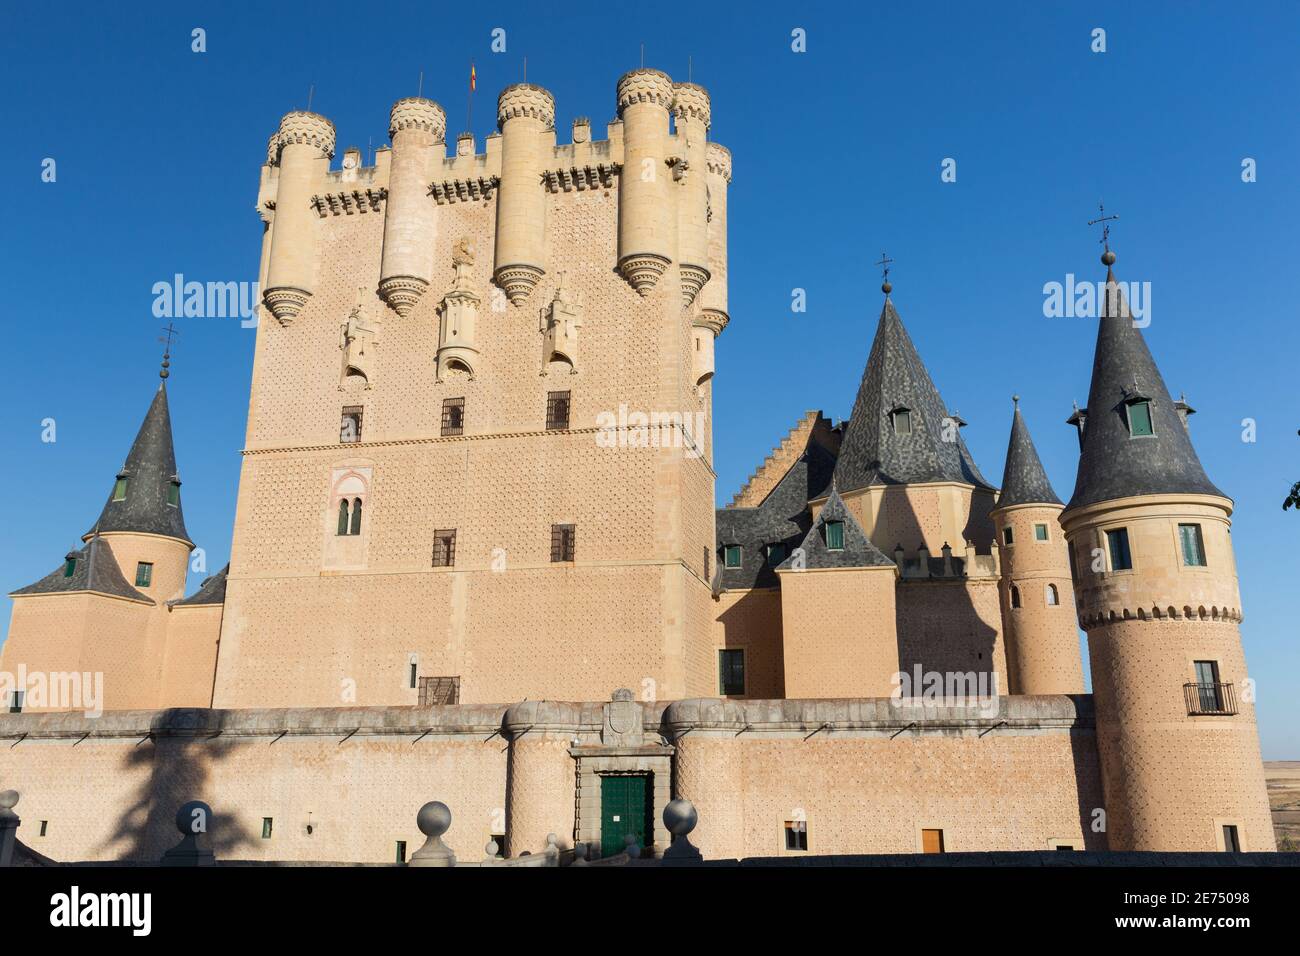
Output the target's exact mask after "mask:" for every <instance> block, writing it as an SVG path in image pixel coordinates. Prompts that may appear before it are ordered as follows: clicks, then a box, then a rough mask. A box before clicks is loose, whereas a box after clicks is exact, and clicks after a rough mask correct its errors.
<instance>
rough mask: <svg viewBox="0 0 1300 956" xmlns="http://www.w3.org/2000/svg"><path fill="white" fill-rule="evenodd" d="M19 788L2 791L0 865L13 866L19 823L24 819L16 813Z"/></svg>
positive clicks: (0, 806) (0, 803) (0, 802)
mask: <svg viewBox="0 0 1300 956" xmlns="http://www.w3.org/2000/svg"><path fill="white" fill-rule="evenodd" d="M17 803H18V791H17V790H5V791H4V792H3V793H0V866H13V860H14V844H15V843H17V842H18V825H19V824H20V823H22V822H23V821H22V820H21V819H20V818H19V816H18V814H16V813H14V807H15V806H16V805H17Z"/></svg>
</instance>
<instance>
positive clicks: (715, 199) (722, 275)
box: [700, 143, 731, 326]
mask: <svg viewBox="0 0 1300 956" xmlns="http://www.w3.org/2000/svg"><path fill="white" fill-rule="evenodd" d="M705 168H706V169H707V171H708V175H707V177H706V182H707V185H708V194H707V201H708V214H707V218H708V237H709V260H708V267H709V281H708V284H707V285H706V286H705V287H704V288H703V289H702V290H701V292H700V309H701V310H702V311H704V312H714V313H716V314H717V316H718V317H719V318H718V320H717V321H718V323H719V325H720V326H726V324H727V320H728V312H727V184H728V183H730V182H731V151H730V150H729V149H727V148H726V147H725V146H719V145H718V144H717V143H709V144H708V146H707V148H706V149H705Z"/></svg>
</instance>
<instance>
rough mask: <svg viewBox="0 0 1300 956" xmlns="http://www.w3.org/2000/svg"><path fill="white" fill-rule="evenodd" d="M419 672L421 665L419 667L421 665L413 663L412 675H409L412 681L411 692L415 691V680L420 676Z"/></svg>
mask: <svg viewBox="0 0 1300 956" xmlns="http://www.w3.org/2000/svg"><path fill="white" fill-rule="evenodd" d="M419 671H420V665H419V664H416V663H414V662H412V664H411V669H410V674H409V677H410V681H411V684H410V686H411V690H415V679H416V677H418V676H419Z"/></svg>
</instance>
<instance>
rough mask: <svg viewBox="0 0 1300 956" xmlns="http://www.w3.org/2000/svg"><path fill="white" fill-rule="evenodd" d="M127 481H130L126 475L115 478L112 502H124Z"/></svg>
mask: <svg viewBox="0 0 1300 956" xmlns="http://www.w3.org/2000/svg"><path fill="white" fill-rule="evenodd" d="M128 481H130V479H129V478H128V477H127V476H126V475H118V476H117V482H116V484H114V485H113V500H114V501H125V500H126V486H127V482H128Z"/></svg>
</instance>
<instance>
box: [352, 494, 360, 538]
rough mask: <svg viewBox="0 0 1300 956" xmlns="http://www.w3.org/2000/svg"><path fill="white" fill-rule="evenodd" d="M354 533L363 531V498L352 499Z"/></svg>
mask: <svg viewBox="0 0 1300 956" xmlns="http://www.w3.org/2000/svg"><path fill="white" fill-rule="evenodd" d="M352 533H353V534H360V533H361V499H360V498H353V499H352Z"/></svg>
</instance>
